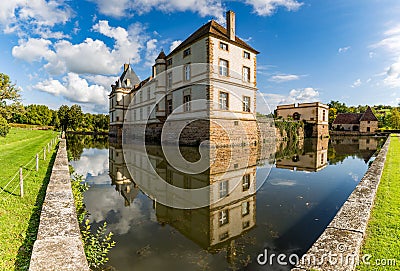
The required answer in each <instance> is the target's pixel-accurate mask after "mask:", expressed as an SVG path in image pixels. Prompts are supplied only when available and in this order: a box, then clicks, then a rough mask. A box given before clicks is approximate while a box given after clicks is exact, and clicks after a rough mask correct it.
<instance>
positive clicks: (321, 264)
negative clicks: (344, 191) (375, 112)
mask: <svg viewBox="0 0 400 271" xmlns="http://www.w3.org/2000/svg"><path fill="white" fill-rule="evenodd" d="M389 144H390V137H388V139H387V141H386V143H385V144H384V146H383V147H382V149H381V151H380V152H379V154H378V156H377V157H376V159H375V161H374V162H373V163H372V165H371V166H370V168H369V169H368V171H367V172H366V173H365V175H364V177H363V178H362V179H361V181H360V183H359V184H358V185H357V187H356V188H355V189H354V191H353V193H351V195H350V196H349V198H348V199H347V201H346V202H345V203H344V204H343V206H342V208H341V209H340V210H339V212H338V213H337V214H336V216H335V217H334V219H333V220H332V222H331V223H330V224H329V225H328V227H327V228H326V230H325V231H324V232H323V233H322V235H321V236H320V237H319V238H318V240H317V241H316V242H315V243H314V244H313V245H312V247H311V248H310V249H309V250H308V251H307V253H306V254H305V255H304V256H303V262H301V263H300V264H299V265H298V266H297V267H296V268H293V269H292V271H304V270H310V269H315V270H323V271H330V270H332V271H352V270H355V268H356V265H357V263H358V262H359V254H360V248H361V245H362V241H363V238H364V236H365V231H366V229H367V224H368V220H369V217H370V212H371V209H372V207H373V204H374V199H375V195H376V192H377V190H378V186H379V182H380V179H381V176H382V172H383V168H384V165H385V160H386V154H387V151H388V148H389Z"/></svg>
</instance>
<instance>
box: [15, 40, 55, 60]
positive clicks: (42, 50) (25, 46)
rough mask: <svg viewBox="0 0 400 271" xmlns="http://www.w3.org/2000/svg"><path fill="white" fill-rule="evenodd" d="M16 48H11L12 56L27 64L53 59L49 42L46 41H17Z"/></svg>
mask: <svg viewBox="0 0 400 271" xmlns="http://www.w3.org/2000/svg"><path fill="white" fill-rule="evenodd" d="M18 44H19V45H18V46H15V47H13V48H12V55H13V56H14V57H16V58H19V59H22V60H25V61H27V62H33V61H39V60H41V59H49V58H51V57H54V52H53V51H51V50H50V48H49V46H50V45H51V41H49V40H46V39H33V38H29V39H28V40H19V41H18Z"/></svg>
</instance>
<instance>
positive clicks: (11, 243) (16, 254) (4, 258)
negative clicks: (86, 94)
mask: <svg viewBox="0 0 400 271" xmlns="http://www.w3.org/2000/svg"><path fill="white" fill-rule="evenodd" d="M55 137H56V133H55V132H53V131H40V130H26V129H19V128H12V129H11V130H10V133H9V134H8V135H7V137H6V138H0V165H1V167H0V270H27V269H28V267H29V260H30V255H31V250H32V245H33V242H34V241H35V239H36V234H37V228H38V224H39V216H40V210H41V206H42V203H43V199H44V195H45V191H46V186H47V183H48V181H49V178H50V173H51V167H52V164H53V161H54V157H55V152H54V147H55V146H53V150H52V151H51V152H50V153H49V152H46V156H47V159H46V160H43V148H44V147H45V146H46V147H47V143H49V142H50V140H51V139H53V138H55ZM36 153H39V155H40V161H39V171H38V172H36V170H35V159H32V158H34V157H35V155H36ZM29 162H30V163H29ZM28 163H29V164H28ZM20 166H23V175H24V197H23V198H21V197H20V194H19V176H18V175H17V176H16V178H15V179H14V181H12V182H11V183H10V185H9V186H7V187H6V188H5V185H6V184H7V183H8V182H9V180H11V179H12V177H13V176H14V175H15V174H16V173H17V172H18V170H19V168H20ZM3 189H4V190H3Z"/></svg>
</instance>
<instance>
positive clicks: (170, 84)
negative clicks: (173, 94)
mask: <svg viewBox="0 0 400 271" xmlns="http://www.w3.org/2000/svg"><path fill="white" fill-rule="evenodd" d="M167 86H168V87H169V88H171V87H172V72H169V73H168V75H167Z"/></svg>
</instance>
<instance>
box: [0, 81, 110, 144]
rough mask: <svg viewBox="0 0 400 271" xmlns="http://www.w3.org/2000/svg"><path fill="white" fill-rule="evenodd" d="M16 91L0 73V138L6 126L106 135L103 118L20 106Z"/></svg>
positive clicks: (66, 108) (72, 109) (76, 107)
mask: <svg viewBox="0 0 400 271" xmlns="http://www.w3.org/2000/svg"><path fill="white" fill-rule="evenodd" d="M20 98H21V95H20V90H19V88H17V87H16V86H15V84H13V83H12V82H11V81H10V77H9V76H8V75H6V74H3V73H0V136H3V137H5V136H6V135H7V133H8V132H9V130H10V125H9V124H10V123H18V124H32V125H40V126H53V127H54V128H56V129H60V130H63V131H67V130H73V131H83V132H107V131H108V127H109V118H108V115H105V114H90V113H83V112H82V108H81V107H80V106H79V105H76V104H74V105H72V106H71V107H69V106H67V105H62V106H61V107H60V108H59V109H58V110H53V109H49V108H48V107H47V106H46V105H37V104H31V105H27V106H24V105H22V104H21V99H20Z"/></svg>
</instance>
